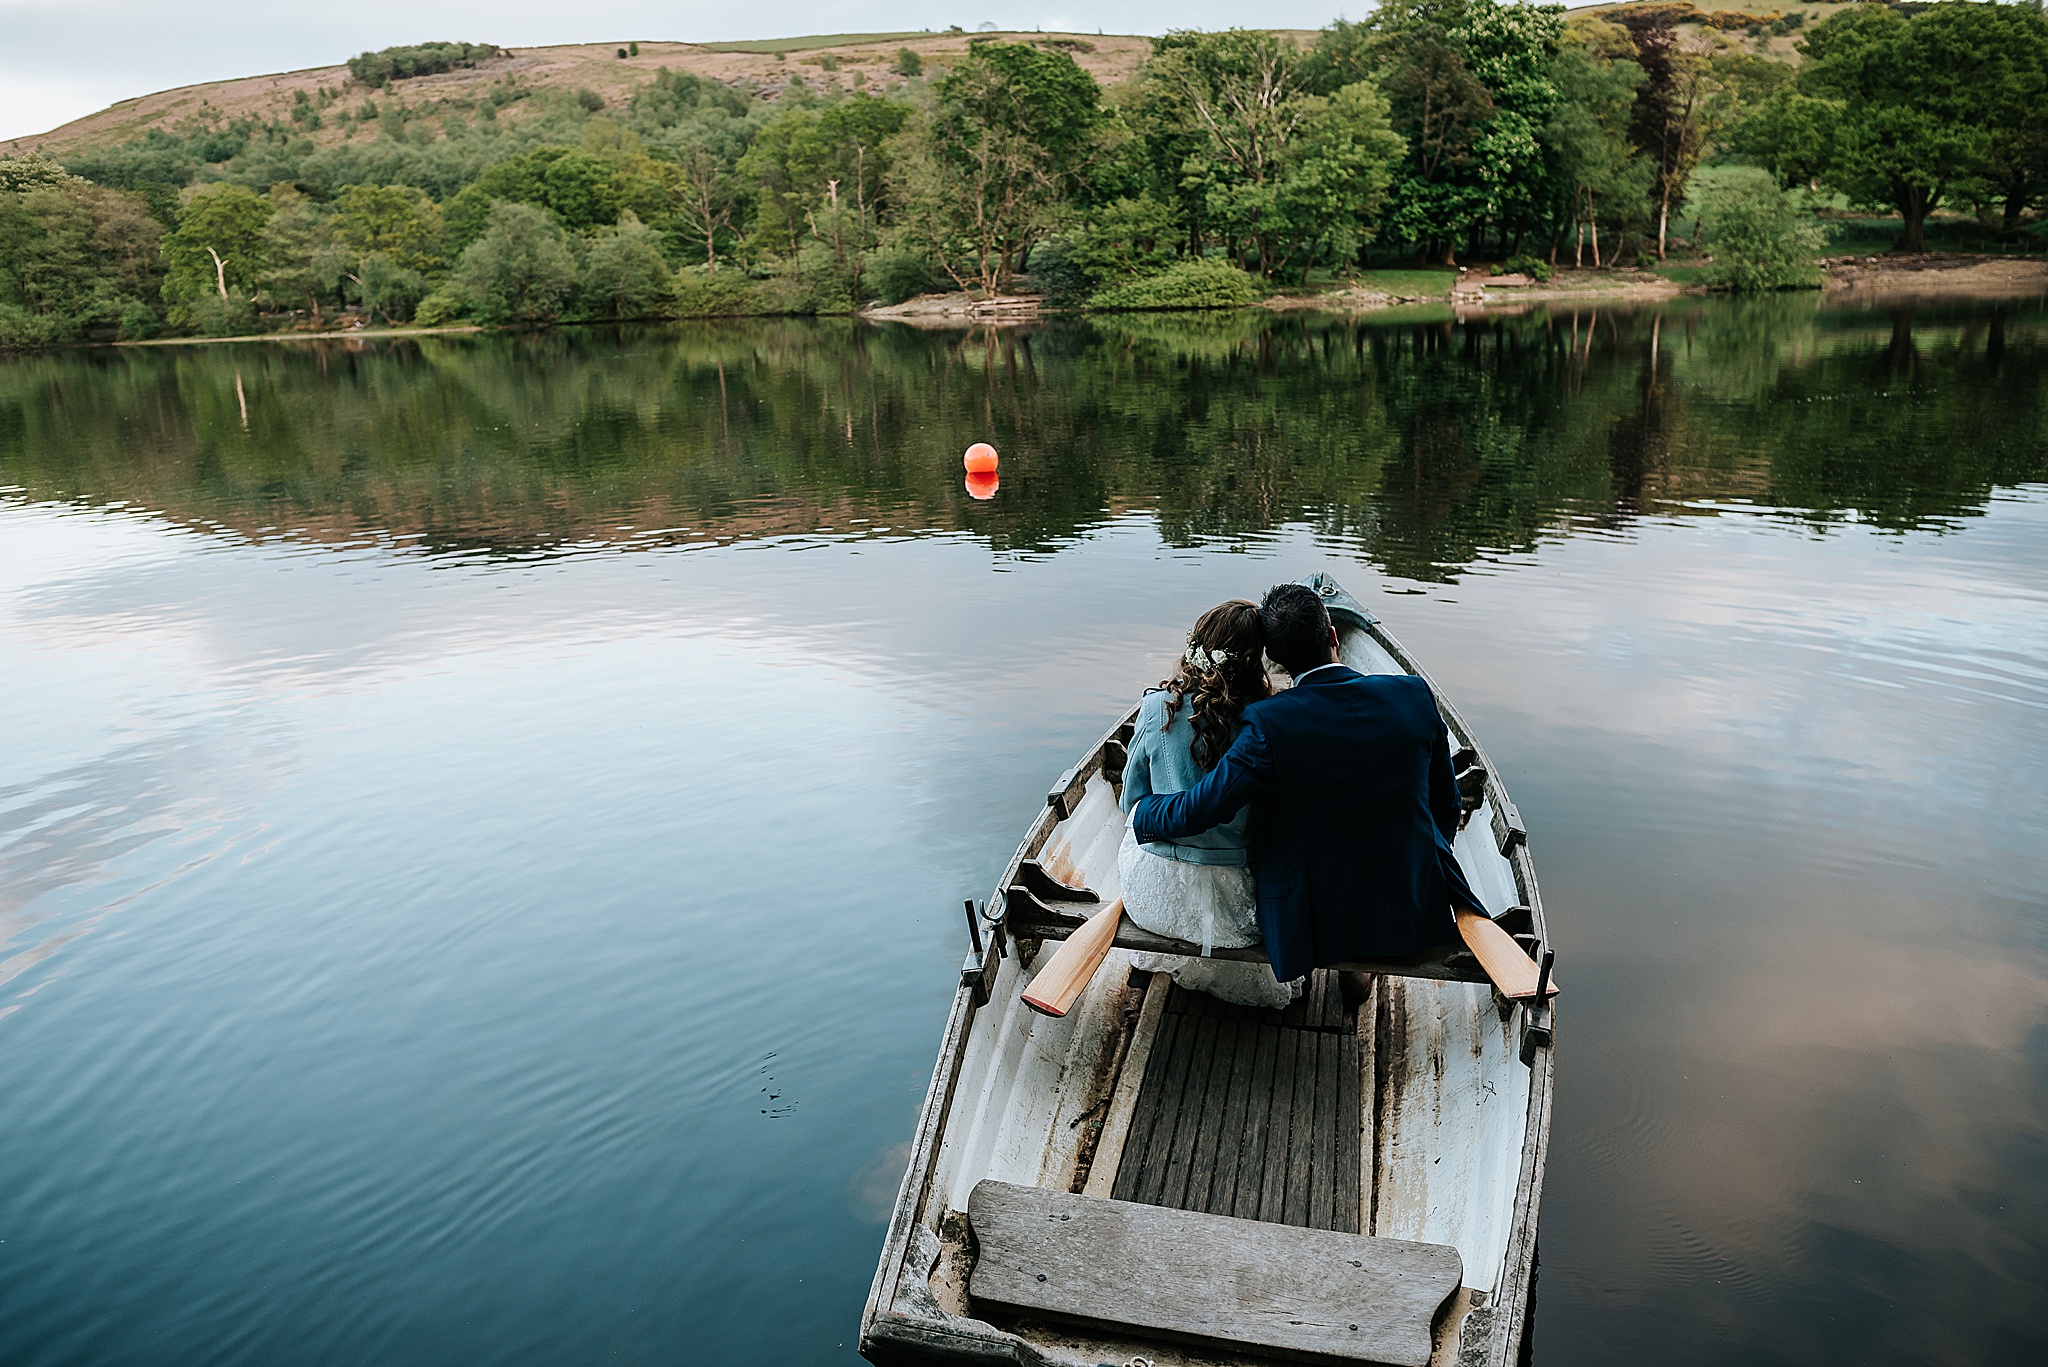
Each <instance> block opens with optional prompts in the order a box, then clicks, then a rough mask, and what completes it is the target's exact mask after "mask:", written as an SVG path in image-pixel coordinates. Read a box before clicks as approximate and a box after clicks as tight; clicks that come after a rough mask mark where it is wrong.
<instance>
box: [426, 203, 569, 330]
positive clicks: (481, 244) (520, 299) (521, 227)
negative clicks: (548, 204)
mask: <svg viewBox="0 0 2048 1367" xmlns="http://www.w3.org/2000/svg"><path fill="white" fill-rule="evenodd" d="M576 276H577V271H576V258H575V257H574V256H572V255H570V253H569V244H568V243H567V242H566V241H565V240H564V239H563V236H562V230H561V228H560V227H558V226H557V225H556V224H555V222H554V220H553V219H551V218H549V217H548V215H547V211H546V210H544V209H536V208H534V207H533V206H532V205H531V204H510V203H499V204H494V205H492V206H491V217H490V221H489V222H488V223H487V224H486V226H485V228H484V232H483V236H482V237H479V238H478V239H477V240H476V241H474V242H472V243H470V244H469V247H468V249H467V250H465V251H464V252H463V253H462V260H461V261H459V262H458V263H457V264H456V267H455V280H456V284H457V286H458V287H459V288H460V289H461V290H462V291H463V293H464V294H465V295H466V296H467V297H468V298H470V299H472V300H474V301H475V311H476V316H477V317H478V318H480V319H482V320H483V321H485V322H487V323H546V322H552V321H554V320H555V319H556V318H559V317H561V315H562V310H563V309H564V308H565V307H567V305H568V303H569V299H570V297H571V296H572V295H574V294H575V292H576Z"/></svg>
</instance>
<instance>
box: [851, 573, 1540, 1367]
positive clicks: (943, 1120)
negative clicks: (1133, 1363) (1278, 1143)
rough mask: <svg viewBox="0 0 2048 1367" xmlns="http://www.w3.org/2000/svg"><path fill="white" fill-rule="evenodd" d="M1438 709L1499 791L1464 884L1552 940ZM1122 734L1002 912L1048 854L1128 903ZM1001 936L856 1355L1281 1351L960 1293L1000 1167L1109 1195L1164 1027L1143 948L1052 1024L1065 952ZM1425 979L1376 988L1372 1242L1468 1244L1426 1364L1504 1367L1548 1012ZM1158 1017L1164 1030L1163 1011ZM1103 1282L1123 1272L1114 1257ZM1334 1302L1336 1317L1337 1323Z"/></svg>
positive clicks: (963, 987) (927, 1130) (1361, 663)
mask: <svg viewBox="0 0 2048 1367" xmlns="http://www.w3.org/2000/svg"><path fill="white" fill-rule="evenodd" d="M1320 582H1321V583H1325V584H1327V583H1329V581H1327V580H1323V581H1320ZM1332 590H1334V595H1333V596H1334V598H1335V603H1333V607H1336V606H1337V605H1338V604H1343V605H1348V606H1349V607H1351V608H1356V604H1355V603H1354V602H1352V600H1350V599H1349V598H1348V596H1346V595H1343V594H1342V591H1341V590H1336V589H1335V586H1334V585H1331V586H1330V588H1329V589H1326V590H1325V593H1326V595H1330V594H1331V592H1332ZM1339 610H1340V612H1341V609H1339ZM1338 621H1339V632H1340V640H1341V649H1342V654H1343V658H1344V660H1345V663H1347V664H1350V665H1351V666H1353V667H1354V668H1357V669H1359V670H1361V671H1365V672H1379V673H1415V674H1420V673H1421V670H1420V669H1419V667H1417V666H1416V665H1415V663H1414V661H1413V660H1412V659H1410V658H1409V657H1408V655H1407V654H1406V652H1405V651H1403V650H1402V648H1401V647H1400V645H1399V644H1398V643H1397V642H1396V641H1394V639H1393V637H1392V636H1391V635H1389V634H1388V633H1387V632H1386V631H1385V629H1384V628H1382V627H1381V626H1379V624H1378V623H1376V622H1374V621H1372V620H1371V619H1370V617H1369V616H1367V615H1364V614H1363V613H1362V609H1360V610H1358V614H1357V615H1356V616H1354V617H1352V618H1351V619H1349V620H1347V619H1346V617H1344V616H1342V615H1340V616H1339V617H1338ZM1439 705H1440V707H1441V708H1442V710H1443V713H1444V719H1445V723H1446V725H1447V726H1448V727H1449V729H1450V732H1451V738H1452V747H1453V749H1454V751H1457V752H1460V753H1461V754H1465V755H1466V756H1467V760H1466V763H1467V765H1468V767H1471V766H1478V767H1483V768H1484V769H1485V784H1484V790H1483V794H1482V795H1481V796H1480V799H1479V803H1478V806H1477V809H1476V810H1474V811H1473V812H1472V814H1471V816H1470V817H1469V819H1468V820H1467V823H1466V825H1465V827H1464V828H1463V829H1462V830H1461V831H1460V833H1459V836H1458V839H1457V844H1456V848H1457V853H1458V858H1459V860H1460V863H1461V864H1462V865H1463V867H1464V870H1465V873H1466V877H1467V879H1468V881H1469V882H1470V884H1471V886H1472V888H1473V890H1474V891H1475V892H1476V893H1477V894H1478V895H1479V897H1480V898H1481V900H1482V901H1484V902H1485V903H1486V906H1487V909H1488V910H1489V911H1491V912H1494V913H1495V914H1496V915H1499V914H1501V913H1505V912H1508V911H1509V909H1510V908H1513V907H1526V908H1528V926H1529V931H1530V933H1531V934H1533V936H1534V938H1535V940H1536V941H1537V942H1538V943H1540V944H1544V945H1547V944H1548V941H1549V937H1548V929H1547V926H1546V924H1545V922H1544V919H1543V908H1542V903H1541V900H1540V897H1539V894H1538V892H1537V887H1536V878H1535V871H1534V867H1533V864H1532V863H1531V861H1530V858H1529V852H1528V847H1527V842H1526V839H1525V837H1524V833H1523V831H1522V826H1521V820H1520V817H1519V815H1518V814H1517V813H1516V811H1515V809H1514V806H1513V803H1512V802H1510V801H1509V800H1508V797H1507V794H1506V791H1505V790H1504V789H1503V788H1502V786H1501V784H1500V780H1499V775H1498V774H1497V773H1496V772H1495V771H1494V770H1493V769H1492V767H1491V764H1490V763H1489V762H1488V761H1487V760H1486V758H1485V755H1484V753H1483V751H1481V750H1480V749H1479V747H1478V745H1477V743H1476V742H1475V741H1474V740H1473V739H1472V737H1471V734H1470V732H1469V731H1468V730H1467V729H1466V728H1465V726H1464V724H1463V722H1462V721H1461V719H1459V717H1458V716H1457V714H1456V712H1455V710H1454V709H1452V708H1451V707H1450V706H1449V705H1448V704H1447V703H1444V702H1443V700H1442V696H1441V693H1439ZM1127 722H1128V718H1126V723H1127ZM1120 725H1121V724H1120ZM1125 734H1128V733H1127V732H1126V733H1125ZM1117 735H1118V729H1116V728H1113V729H1112V731H1111V732H1110V734H1109V735H1107V736H1105V737H1104V740H1103V742H1098V744H1097V745H1096V747H1095V748H1094V749H1092V750H1091V751H1090V752H1089V754H1088V756H1087V757H1086V758H1085V759H1084V761H1083V763H1082V764H1081V765H1079V766H1077V767H1076V769H1075V770H1074V771H1072V772H1071V773H1070V774H1068V775H1066V776H1063V777H1062V779H1061V782H1060V783H1059V784H1058V785H1056V787H1055V789H1054V792H1053V794H1052V796H1051V797H1050V798H1049V800H1048V806H1047V809H1046V811H1045V812H1044V813H1042V814H1041V816H1040V817H1039V819H1038V820H1037V821H1036V822H1035V823H1034V824H1033V826H1032V829H1031V831H1030V833H1029V834H1028V835H1027V836H1026V838H1025V840H1024V843H1023V844H1022V845H1021V846H1019V849H1018V853H1017V856H1016V857H1015V858H1013V859H1012V861H1011V863H1010V865H1009V867H1008V868H1007V869H1006V870H1005V872H1004V877H1003V880H1002V882H1001V883H1000V884H999V885H998V889H997V892H996V895H995V896H994V897H993V898H991V899H990V908H991V910H992V911H993V912H995V913H996V915H997V916H998V918H999V919H1000V917H1001V909H1002V906H1003V896H1004V892H1003V890H1004V889H1007V888H1008V887H1010V886H1011V883H1012V881H1013V879H1014V878H1015V876H1016V873H1017V869H1018V867H1019V863H1020V861H1022V860H1025V859H1031V858H1036V859H1037V860H1038V861H1039V862H1040V863H1041V864H1042V865H1043V866H1044V867H1045V868H1046V869H1047V870H1048V871H1049V872H1051V873H1053V874H1054V875H1055V876H1056V877H1058V878H1060V879H1061V880H1062V881H1066V882H1069V883H1072V884H1077V885H1085V886H1087V887H1088V888H1090V889H1093V890H1094V891H1096V892H1097V893H1098V894H1099V895H1100V896H1101V898H1102V899H1103V900H1104V901H1105V902H1106V901H1108V900H1109V899H1111V898H1114V897H1116V896H1118V895H1119V890H1118V886H1117V872H1116V852H1117V846H1118V844H1119V843H1120V841H1121V839H1122V836H1123V830H1124V819H1123V816H1122V814H1121V812H1120V811H1119V810H1118V808H1117V804H1116V793H1115V789H1114V788H1113V786H1112V785H1111V783H1110V782H1109V781H1108V779H1107V778H1105V777H1104V774H1103V769H1104V756H1105V745H1107V747H1108V750H1107V753H1108V754H1110V755H1112V756H1113V755H1114V754H1115V753H1116V746H1115V740H1116V737H1117ZM1517 915H1519V913H1517ZM990 930H991V934H992V936H994V937H997V938H992V939H991V940H990V942H989V943H987V944H986V946H985V949H984V952H983V953H982V954H981V955H980V956H970V959H969V962H968V963H967V964H966V965H965V966H964V967H963V971H962V979H961V983H960V986H959V989H958V991H957V992H956V994H955V998H954V1002H953V1009H952V1013H951V1015H950V1017H949V1018H948V1021H947V1025H946V1035H945V1039H944V1042H943V1044H942V1045H941V1049H940V1053H939V1058H938V1063H937V1066H936V1068H935V1069H934V1071H933V1075H932V1081H931V1086H930V1089H929V1090H928V1092H927V1094H926V1097H925V1103H924V1108H923V1111H922V1113H921V1115H920V1118H919V1122H918V1129H917V1133H916V1137H915V1141H914V1143H913V1151H912V1155H911V1159H910V1163H909V1166H908V1169H907V1171H906V1173H905V1175H904V1181H903V1185H902V1188H901V1190H900V1192H899V1194H898V1198H897V1202H896V1207H895V1211H894V1215H893V1217H892V1219H891V1222H890V1227H889V1233H888V1236H887V1239H886V1241H885V1243H884V1247H883V1253H882V1258H881V1262H880V1265H879V1266H878V1268H877V1271H876V1276H875V1282H874V1286H873V1289H872V1291H871V1293H870V1296H869V1300H868V1305H867V1309H866V1312H865V1314H864V1315H863V1318H862V1323H861V1338H860V1348H861V1352H862V1353H863V1354H864V1355H865V1356H867V1357H868V1358H869V1359H870V1360H871V1361H874V1362H877V1363H896V1362H920V1361H932V1362H1009V1363H1018V1364H1040V1363H1045V1364H1054V1363H1058V1364H1072V1365H1073V1367H1096V1365H1097V1364H1101V1363H1124V1362H1128V1361H1129V1360H1130V1359H1131V1358H1132V1357H1134V1356H1137V1357H1142V1358H1144V1359H1146V1360H1149V1361H1151V1362H1153V1363H1155V1364H1161V1365H1162V1367H1163V1364H1167V1363H1176V1362H1187V1363H1206V1364H1214V1363H1219V1362H1242V1363H1258V1362H1267V1361H1271V1360H1273V1359H1271V1358H1269V1357H1266V1356H1262V1355H1261V1354H1259V1353H1257V1352H1253V1351H1249V1350H1247V1351H1243V1352H1233V1351H1229V1350H1222V1351H1219V1350H1218V1349H1217V1348H1216V1347H1215V1346H1213V1345H1210V1346H1206V1347H1200V1348H1190V1347H1185V1346H1176V1345H1175V1344H1174V1343H1172V1342H1170V1341H1167V1340H1163V1339H1160V1338H1158V1337H1148V1336H1144V1335H1140V1334H1138V1333H1136V1332H1132V1333H1130V1334H1128V1335H1125V1334H1121V1333H1119V1332H1118V1331H1116V1330H1114V1329H1102V1328H1086V1327H1084V1328H1074V1327H1069V1326H1063V1325H1058V1324H1052V1323H1041V1322H1036V1321H1033V1320H1030V1319H1028V1318H1018V1317H1008V1316H1004V1315H1001V1314H988V1315H987V1317H984V1312H983V1311H982V1310H981V1309H979V1308H978V1307H977V1306H976V1305H975V1304H974V1303H973V1302H971V1300H970V1298H969V1296H968V1294H967V1290H966V1288H967V1283H968V1276H969V1274H970V1272H971V1260H972V1256H973V1255H972V1239H971V1238H970V1237H969V1229H968V1224H967V1218H966V1213H965V1212H966V1211H967V1209H968V1201H969V1196H970V1194H971V1193H972V1191H973V1190H974V1187H975V1185H976V1184H977V1183H978V1182H981V1181H983V1180H988V1179H993V1180H996V1181H1000V1182H1007V1183H1013V1184H1016V1185H1019V1186H1025V1187H1040V1188H1045V1189H1049V1190H1055V1191H1080V1190H1082V1189H1083V1188H1084V1186H1085V1188H1086V1190H1087V1192H1088V1193H1089V1194H1096V1193H1098V1192H1101V1191H1106V1189H1107V1188H1106V1184H1105V1183H1103V1182H1102V1181H1101V1180H1100V1177H1099V1176H1098V1177H1097V1180H1096V1181H1094V1182H1090V1181H1088V1178H1089V1176H1090V1168H1091V1166H1092V1161H1091V1160H1092V1155H1093V1146H1092V1142H1091V1141H1092V1140H1093V1139H1094V1138H1095V1136H1096V1134H1097V1131H1098V1128H1099V1125H1100V1121H1099V1117H1100V1116H1101V1115H1102V1113H1103V1110H1104V1108H1105V1106H1108V1105H1109V1104H1110V1103H1111V1101H1112V1093H1113V1092H1114V1091H1115V1089H1116V1084H1117V1081H1118V1070H1119V1068H1120V1067H1121V1066H1122V1065H1123V1064H1125V1062H1126V1061H1127V1059H1128V1058H1130V1057H1131V1056H1133V1055H1136V1056H1139V1057H1142V1055H1143V1053H1144V1051H1145V1050H1147V1049H1149V1045H1150V1040H1149V1038H1147V1037H1145V1033H1144V1032H1145V1031H1146V1030H1147V1029H1149V1028H1151V1026H1149V1025H1148V1024H1147V1023H1146V1022H1145V1021H1144V1020H1143V1019H1140V1020H1138V1021H1137V1023H1136V1025H1135V1026H1133V1025H1132V1024H1131V1017H1132V1014H1133V1013H1132V1012H1131V1011H1130V1006H1131V1001H1132V996H1131V993H1130V991H1129V990H1128V989H1127V983H1128V981H1129V978H1130V953H1131V951H1129V950H1127V949H1123V948H1117V949H1112V950H1111V951H1110V954H1109V957H1108V959H1107V960H1106V961H1105V963H1104V965H1103V967H1102V969H1101V971H1099V972H1098V973H1097V974H1096V975H1095V977H1094V979H1093V980H1092V981H1091V982H1090V984H1089V986H1088V987H1087V989H1086V990H1084V992H1083V993H1082V994H1081V996H1080V997H1079V998H1078V999H1077V1000H1076V1001H1075V1003H1074V1005H1073V1007H1072V1009H1070V1010H1069V1012H1068V1013H1067V1015H1066V1016H1064V1017H1061V1018H1053V1017H1048V1016H1044V1015H1041V1014H1039V1013H1037V1012H1034V1011H1032V1010H1030V1009H1029V1008H1027V1007H1026V1006H1025V1005H1024V1004H1023V1002H1022V1001H1021V1000H1020V997H1019V993H1020V989H1021V988H1022V987H1023V985H1024V984H1025V983H1026V982H1028V981H1029V978H1030V971H1031V965H1032V964H1033V963H1035V962H1038V960H1035V959H1033V960H1029V961H1027V956H1029V955H1032V954H1034V953H1041V954H1042V953H1049V952H1050V950H1049V949H1046V948H1044V947H1043V944H1042V943H1035V942H1031V941H1023V942H1016V941H1012V942H1010V944H1009V945H1008V948H1009V949H1010V950H1011V951H1012V952H1009V953H1007V954H1005V953H1003V952H1001V950H999V946H998V942H997V939H998V938H1000V930H999V928H998V927H997V926H996V925H995V924H993V923H991V925H990ZM1247 953H1250V952H1249V951H1247ZM1471 968H1472V966H1470V965H1469V964H1467V965H1465V968H1464V970H1463V971H1464V975H1465V976H1467V977H1476V976H1477V974H1476V972H1475V971H1471ZM1417 971H1422V972H1428V973H1431V974H1432V975H1433V976H1430V977H1417V976H1392V975H1383V976H1382V977H1381V978H1380V979H1379V987H1378V989H1377V990H1378V993H1379V999H1378V1002H1377V1007H1376V1010H1375V1013H1374V1016H1373V1026H1372V1028H1373V1030H1374V1032H1375V1035H1376V1040H1375V1048H1374V1049H1373V1051H1372V1052H1373V1054H1374V1055H1375V1056H1376V1058H1377V1066H1376V1067H1373V1068H1372V1069H1371V1076H1370V1078H1369V1079H1368V1084H1369V1085H1367V1086H1366V1087H1365V1088H1364V1089H1363V1099H1362V1114H1361V1118H1360V1123H1361V1126H1362V1133H1363V1136H1364V1142H1363V1143H1362V1144H1361V1153H1362V1170H1361V1185H1362V1193H1363V1194H1362V1200H1361V1213H1360V1214H1361V1221H1360V1222H1361V1226H1362V1228H1361V1231H1360V1232H1362V1233H1365V1234H1370V1235H1376V1236H1385V1237H1392V1238H1398V1239H1404V1240H1414V1241H1418V1242H1422V1243H1430V1244H1441V1245H1448V1246H1450V1247H1452V1248H1455V1249H1456V1250H1457V1251H1458V1254H1459V1255H1460V1257H1461V1258H1462V1259H1463V1265H1464V1277H1463V1282H1464V1285H1463V1287H1462V1289H1461V1290H1459V1291H1458V1293H1457V1294H1456V1295H1455V1296H1454V1297H1453V1298H1452V1301H1451V1302H1450V1305H1449V1307H1448V1309H1447V1310H1446V1312H1445V1313H1444V1314H1443V1315H1442V1316H1441V1317H1440V1320H1439V1322H1438V1323H1437V1325H1436V1327H1435V1335H1436V1340H1435V1341H1436V1352H1435V1354H1434V1356H1433V1357H1432V1359H1431V1361H1432V1363H1438V1362H1441V1363H1452V1362H1455V1363H1457V1364H1460V1367H1507V1364H1510V1363H1513V1362H1515V1361H1516V1360H1517V1358H1518V1355H1519V1353H1520V1351H1521V1345H1522V1340H1523V1337H1524V1334H1525V1332H1526V1328H1527V1322H1528V1317H1529V1314H1530V1309H1531V1302H1530V1298H1531V1295H1532V1292H1533V1283H1534V1267H1535V1250H1536V1216H1537V1208H1538V1198H1539V1196H1540V1193H1541V1188H1542V1182H1543V1171H1544V1160H1545V1149H1546V1146H1547V1142H1548V1136H1549V1126H1550V1097H1551V1079H1552V1049H1551V1047H1550V1045H1551V1040H1552V1025H1551V1017H1552V1015H1553V1013H1554V1008H1540V1009H1538V1010H1535V1011H1531V1010H1529V1009H1527V1008H1526V1007H1523V1006H1519V1005H1512V1004H1509V1003H1507V1002H1505V1000H1504V999H1502V998H1500V997H1499V996H1498V995H1497V994H1496V993H1495V992H1494V991H1493V989H1492V988H1491V986H1490V985H1489V984H1487V983H1485V982H1484V981H1459V980H1451V979H1447V978H1446V977H1445V976H1442V975H1443V974H1444V973H1445V972H1446V971H1449V972H1452V973H1456V972H1459V971H1461V970H1459V968H1458V966H1457V965H1456V964H1451V965H1450V966H1449V969H1448V970H1447V969H1446V968H1445V966H1443V965H1438V966H1435V967H1426V968H1423V969H1420V970H1417ZM1150 1014H1151V1016H1152V1020H1153V1022H1154V1024H1156V1020H1157V1013H1156V1011H1155V1012H1152V1013H1150ZM1125 1090H1126V1091H1128V1090H1131V1088H1129V1087H1126V1089H1125ZM1112 1110H1113V1108H1112ZM1111 1128H1112V1129H1113V1128H1114V1127H1113V1125H1112V1127H1111ZM1112 1175H1113V1174H1112ZM1104 1275H1107V1276H1113V1275H1114V1269H1105V1270H1104ZM1339 1309H1341V1307H1333V1308H1332V1312H1333V1314H1335V1313H1336V1312H1337V1311H1338V1310H1339ZM1338 1317H1339V1318H1341V1315H1339V1316H1338ZM998 1321H1001V1322H1000V1323H999V1322H998Z"/></svg>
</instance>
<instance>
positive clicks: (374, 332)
mask: <svg viewBox="0 0 2048 1367" xmlns="http://www.w3.org/2000/svg"><path fill="white" fill-rule="evenodd" d="M507 330H508V329H503V328H490V327H486V326H484V325H483V324H482V323H450V324H447V325H445V326H442V327H431V328H427V327H419V328H341V329H338V330H336V331H333V332H248V333H243V334H241V335H239V336H235V337H137V338H134V339H132V340H128V341H115V342H84V343H80V345H83V346H207V345H210V344H212V343H215V342H331V341H335V340H337V339H340V338H347V337H433V336H437V335H440V334H444V333H452V332H502V331H507Z"/></svg>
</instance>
